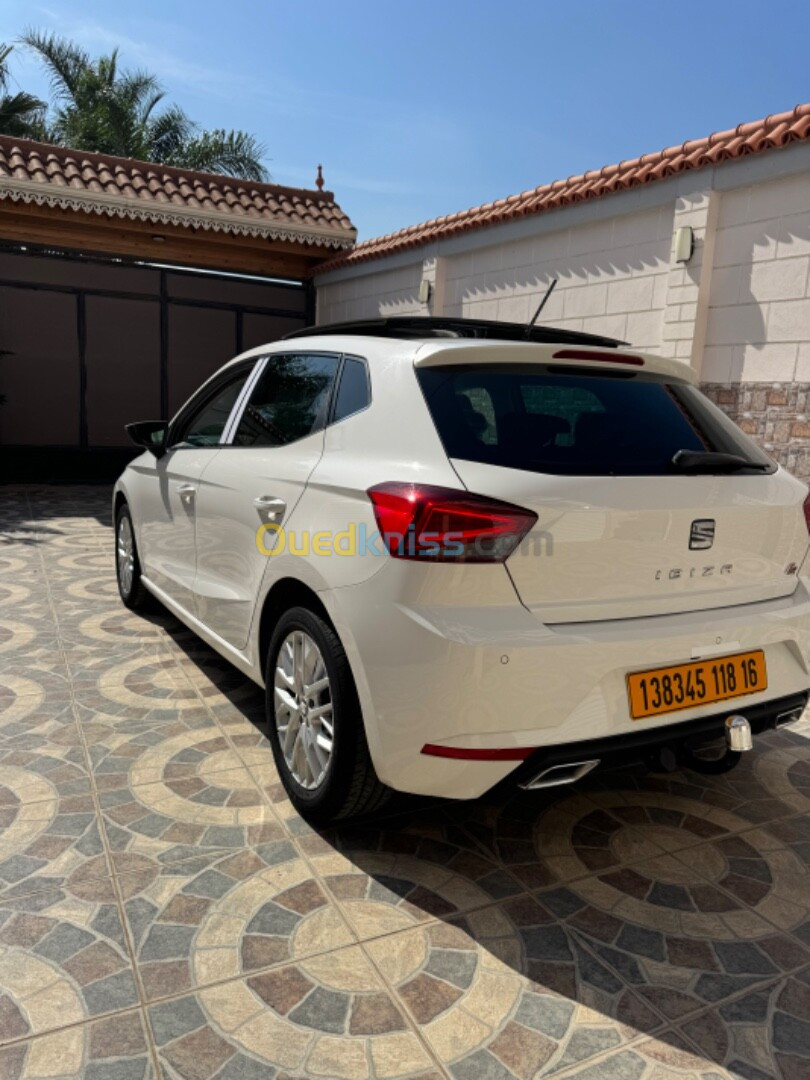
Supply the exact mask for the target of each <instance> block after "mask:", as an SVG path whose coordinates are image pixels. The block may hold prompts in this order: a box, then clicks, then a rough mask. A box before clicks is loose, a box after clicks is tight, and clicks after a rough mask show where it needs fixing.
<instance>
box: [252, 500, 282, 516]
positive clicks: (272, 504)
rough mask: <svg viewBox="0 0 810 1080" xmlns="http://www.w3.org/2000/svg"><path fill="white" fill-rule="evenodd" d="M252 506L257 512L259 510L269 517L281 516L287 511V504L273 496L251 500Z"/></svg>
mask: <svg viewBox="0 0 810 1080" xmlns="http://www.w3.org/2000/svg"><path fill="white" fill-rule="evenodd" d="M253 505H254V506H255V507H256V509H257V510H261V511H262V513H264V514H269V515H270V516H271V517H275V516H277V515H278V514H283V513H284V511H285V510H286V509H287V504H286V503H285V502H284V500H283V499H277V498H276V497H275V495H260V496H259V497H258V498H257V499H254V500H253Z"/></svg>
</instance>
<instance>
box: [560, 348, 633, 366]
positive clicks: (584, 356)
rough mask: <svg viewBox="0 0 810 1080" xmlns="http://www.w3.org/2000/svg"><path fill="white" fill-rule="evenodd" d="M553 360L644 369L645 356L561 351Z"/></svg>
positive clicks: (590, 350) (593, 350) (592, 351)
mask: <svg viewBox="0 0 810 1080" xmlns="http://www.w3.org/2000/svg"><path fill="white" fill-rule="evenodd" d="M552 359H553V360H598V361H599V363H600V364H601V363H608V364H632V365H633V367H644V357H643V356H630V355H629V354H628V353H617V352H597V351H596V350H595V349H559V350H558V351H557V352H555V353H554V356H553V357H552Z"/></svg>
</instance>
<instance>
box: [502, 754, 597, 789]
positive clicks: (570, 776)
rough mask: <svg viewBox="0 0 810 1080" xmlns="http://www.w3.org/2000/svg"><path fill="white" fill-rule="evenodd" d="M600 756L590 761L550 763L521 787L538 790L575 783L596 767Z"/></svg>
mask: <svg viewBox="0 0 810 1080" xmlns="http://www.w3.org/2000/svg"><path fill="white" fill-rule="evenodd" d="M599 760H600V759H599V758H593V759H592V760H590V761H567V762H565V763H564V764H562V765H550V766H549V767H548V768H547V769H542V770H541V771H540V772H539V773H538V774H537V775H536V776H535V777H533V778H532V779H531V780H527V781H526V783H525V784H521V785H520V787H522V788H523V789H524V791H536V790H537V789H538V788H548V787H559V786H561V785H562V784H573V783H575V782H576V781H577V780H581V779H582V777H583V776H585V775H586V774H587V773H589V772H590V771H591V769H595V768H596V766H597V765H598V764H599Z"/></svg>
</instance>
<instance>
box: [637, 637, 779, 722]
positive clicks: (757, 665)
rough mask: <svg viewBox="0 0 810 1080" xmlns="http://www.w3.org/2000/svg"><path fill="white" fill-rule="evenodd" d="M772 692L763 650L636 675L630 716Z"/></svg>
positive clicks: (696, 661)
mask: <svg viewBox="0 0 810 1080" xmlns="http://www.w3.org/2000/svg"><path fill="white" fill-rule="evenodd" d="M767 689H768V676H767V672H766V670H765V653H764V652H763V651H762V649H756V650H754V651H753V652H745V653H737V654H736V655H734V656H713V657H712V658H711V659H709V660H695V661H693V662H692V663H689V664H676V665H675V666H674V667H662V668H654V669H653V670H652V671H635V672H633V674H632V675H628V676H627V696H628V698H629V700H630V715H631V716H632V718H633V719H634V720H643V719H645V718H646V717H648V716H658V715H660V714H661V713H668V712H676V711H677V710H678V709H691V708H694V707H696V706H698V705H710V704H711V703H712V702H713V701H728V699H729V698H735V697H742V696H744V695H745V694H758V693H759V692H760V691H761V690H767Z"/></svg>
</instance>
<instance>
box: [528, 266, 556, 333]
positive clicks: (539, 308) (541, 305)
mask: <svg viewBox="0 0 810 1080" xmlns="http://www.w3.org/2000/svg"><path fill="white" fill-rule="evenodd" d="M556 284H557V278H552V279H551V284H550V285H549V287H548V288H547V289H546V294H545V296H544V297H543V299H542V300H541V301H540V303H539V304H538V305H537V311H535V313H534V315H532V318H531V322H530V323H529V325H528V326H527V327H526V330H525V332H524V334H523V336H524V337H528V336H529V334H530V333H531V332H532V327H533V326H534V324H535V323H536V322H537V318H538V316H539V314H540V312H541V311H542V310H543V308H544V307H545V306H546V300H548V298H549V297H550V296H551V294H552V293H553V292H554V286H555V285H556Z"/></svg>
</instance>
